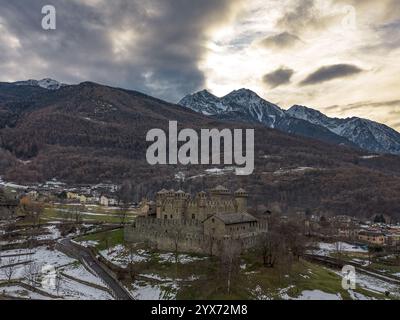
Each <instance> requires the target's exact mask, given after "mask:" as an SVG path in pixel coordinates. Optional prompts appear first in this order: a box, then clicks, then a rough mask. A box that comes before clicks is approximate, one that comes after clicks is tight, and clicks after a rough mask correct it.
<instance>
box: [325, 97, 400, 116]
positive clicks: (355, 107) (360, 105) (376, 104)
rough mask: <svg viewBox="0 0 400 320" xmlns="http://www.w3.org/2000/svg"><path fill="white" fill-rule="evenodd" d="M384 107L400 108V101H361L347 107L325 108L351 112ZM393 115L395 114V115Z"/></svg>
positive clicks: (333, 106)
mask: <svg viewBox="0 0 400 320" xmlns="http://www.w3.org/2000/svg"><path fill="white" fill-rule="evenodd" d="M382 107H400V100H388V101H377V102H372V101H361V102H357V103H351V104H346V105H337V104H336V105H332V106H329V107H325V108H324V109H325V110H339V111H349V110H359V109H371V108H382ZM392 112H394V113H396V114H397V111H395V110H393V111H390V112H389V113H390V114H391V113H392ZM394 113H393V114H394Z"/></svg>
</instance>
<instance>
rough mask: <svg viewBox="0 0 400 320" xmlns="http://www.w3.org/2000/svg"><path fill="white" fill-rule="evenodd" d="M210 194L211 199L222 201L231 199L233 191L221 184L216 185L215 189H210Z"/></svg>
mask: <svg viewBox="0 0 400 320" xmlns="http://www.w3.org/2000/svg"><path fill="white" fill-rule="evenodd" d="M210 195H211V200H213V201H222V200H226V199H229V197H230V196H231V193H230V192H229V190H228V189H227V188H225V187H224V186H221V185H219V186H216V187H215V188H214V189H211V190H210Z"/></svg>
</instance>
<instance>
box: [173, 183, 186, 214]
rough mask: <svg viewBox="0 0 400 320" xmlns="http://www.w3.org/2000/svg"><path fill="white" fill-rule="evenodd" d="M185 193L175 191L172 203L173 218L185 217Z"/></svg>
mask: <svg viewBox="0 0 400 320" xmlns="http://www.w3.org/2000/svg"><path fill="white" fill-rule="evenodd" d="M187 198H188V195H187V193H185V192H183V191H182V190H178V191H177V192H175V200H174V203H173V212H172V216H173V219H176V220H180V219H184V218H185V211H186V205H187Z"/></svg>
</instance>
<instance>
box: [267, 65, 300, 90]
mask: <svg viewBox="0 0 400 320" xmlns="http://www.w3.org/2000/svg"><path fill="white" fill-rule="evenodd" d="M293 73H294V71H293V70H292V69H289V68H285V67H281V68H279V69H277V70H275V71H273V72H271V73H267V74H266V75H265V76H264V77H263V82H264V83H266V84H268V85H269V86H270V87H271V88H276V87H278V86H280V85H283V84H287V83H290V78H291V77H292V75H293Z"/></svg>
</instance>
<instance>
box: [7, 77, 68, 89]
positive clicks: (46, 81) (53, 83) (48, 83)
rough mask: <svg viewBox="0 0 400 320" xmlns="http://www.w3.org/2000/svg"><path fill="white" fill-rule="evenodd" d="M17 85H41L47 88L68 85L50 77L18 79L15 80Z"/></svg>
mask: <svg viewBox="0 0 400 320" xmlns="http://www.w3.org/2000/svg"><path fill="white" fill-rule="evenodd" d="M14 84H15V85H17V86H34V87H41V88H44V89H47V90H58V89H60V88H61V87H64V86H66V84H64V83H60V82H58V81H56V80H53V79H50V78H45V79H42V80H33V79H30V80H26V81H17V82H14Z"/></svg>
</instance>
